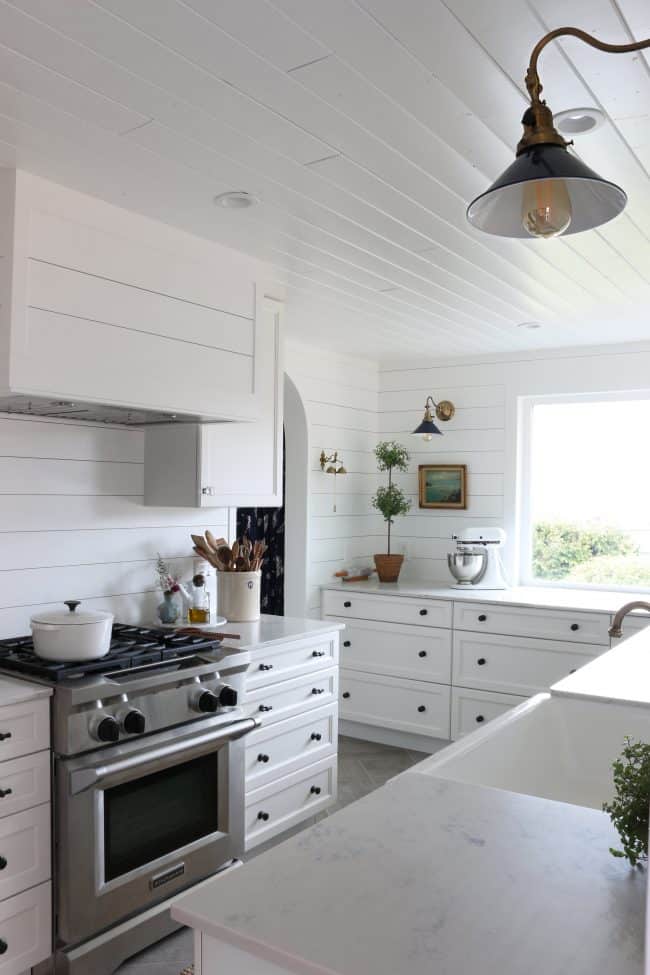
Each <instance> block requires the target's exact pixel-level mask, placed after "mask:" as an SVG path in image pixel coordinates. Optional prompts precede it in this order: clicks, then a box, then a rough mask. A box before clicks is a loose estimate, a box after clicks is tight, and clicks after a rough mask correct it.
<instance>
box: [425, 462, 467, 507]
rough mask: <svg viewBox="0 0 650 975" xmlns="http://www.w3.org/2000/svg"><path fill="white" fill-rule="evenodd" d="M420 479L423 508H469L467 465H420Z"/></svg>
mask: <svg viewBox="0 0 650 975" xmlns="http://www.w3.org/2000/svg"><path fill="white" fill-rule="evenodd" d="M418 477H419V496H420V507H421V508H466V507H467V466H466V465H465V464H420V466H419V467H418Z"/></svg>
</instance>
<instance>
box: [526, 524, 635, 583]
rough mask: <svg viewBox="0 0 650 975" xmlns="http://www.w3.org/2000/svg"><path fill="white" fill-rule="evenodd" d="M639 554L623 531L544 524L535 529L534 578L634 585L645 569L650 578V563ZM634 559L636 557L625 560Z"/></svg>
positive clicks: (600, 526) (602, 527)
mask: <svg viewBox="0 0 650 975" xmlns="http://www.w3.org/2000/svg"><path fill="white" fill-rule="evenodd" d="M638 552H639V549H638V546H637V545H635V544H634V542H633V541H632V539H631V538H629V536H628V535H626V534H625V532H623V531H621V530H620V529H619V528H610V527H607V526H602V525H592V526H582V525H576V524H571V523H570V522H549V521H542V522H539V523H538V524H536V525H535V526H534V529H533V575H534V576H535V578H537V579H555V580H560V579H562V580H566V581H571V582H583V583H587V582H589V583H591V584H594V583H596V584H601V585H608V584H609V585H633V584H635V582H634V575H635V572H637V573H640V572H641V570H643V572H644V573H645V576H644V578H648V579H650V560H647V559H643V558H640V557H638ZM630 556H635V557H636V558H634V559H631V558H624V557H630ZM626 567H627V568H626ZM637 584H638V585H645V584H646V582H645V581H643V580H640V581H639V582H638V583H637Z"/></svg>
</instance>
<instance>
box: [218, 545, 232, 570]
mask: <svg viewBox="0 0 650 975" xmlns="http://www.w3.org/2000/svg"><path fill="white" fill-rule="evenodd" d="M217 558H218V559H219V561H220V562H221V563H222V564H223V567H224V568H223V571H224V572H230V567H231V565H232V561H233V558H232V549H230V548H228V546H227V545H220V546H219V548H218V550H217Z"/></svg>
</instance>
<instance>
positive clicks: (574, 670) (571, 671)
mask: <svg viewBox="0 0 650 975" xmlns="http://www.w3.org/2000/svg"><path fill="white" fill-rule="evenodd" d="M577 669H578V668H577V667H573V668H572V670H570V671H569V673H570V674H575V672H576V670H577Z"/></svg>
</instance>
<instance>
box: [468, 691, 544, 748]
mask: <svg viewBox="0 0 650 975" xmlns="http://www.w3.org/2000/svg"><path fill="white" fill-rule="evenodd" d="M525 700H526V698H525V697H518V696H516V695H514V694H499V693H496V692H494V691H479V690H470V689H469V688H465V687H453V688H452V691H451V737H452V740H455V739H456V738H462V737H463V735H468V734H469V733H470V732H472V731H475V730H476V729H477V728H482V727H483V725H484V724H487V722H488V721H492V719H493V718H498V717H499V715H500V714H505V712H506V711H509V710H510V708H516V707H517V705H518V704H521V703H522V702H523V701H525Z"/></svg>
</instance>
